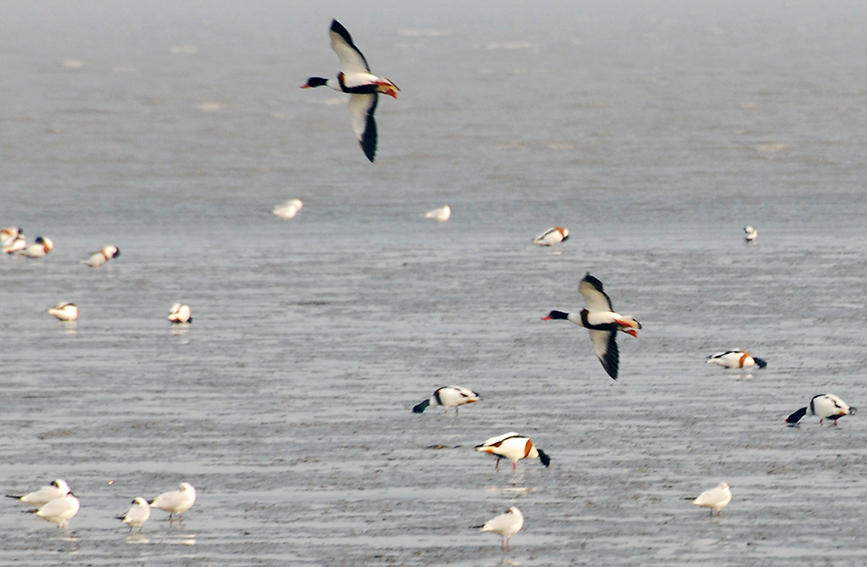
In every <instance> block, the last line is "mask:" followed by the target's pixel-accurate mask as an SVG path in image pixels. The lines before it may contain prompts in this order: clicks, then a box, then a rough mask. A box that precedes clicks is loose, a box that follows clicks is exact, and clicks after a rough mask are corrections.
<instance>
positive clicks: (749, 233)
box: [744, 226, 759, 244]
mask: <svg viewBox="0 0 867 567" xmlns="http://www.w3.org/2000/svg"><path fill="white" fill-rule="evenodd" d="M744 234H745V235H746V236H744V241H745V242H746V243H747V244H750V243H752V242H755V241H756V238H758V237H759V231H758V230H756V229H755V227H753V226H748V227H746V228H745V229H744Z"/></svg>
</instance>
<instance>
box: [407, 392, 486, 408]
mask: <svg viewBox="0 0 867 567" xmlns="http://www.w3.org/2000/svg"><path fill="white" fill-rule="evenodd" d="M480 399H481V397H479V395H478V394H477V393H475V392H473V391H472V390H470V389H469V388H464V387H463V386H443V387H442V388H437V389H436V390H435V391H434V393H433V395H432V396H431V397H430V399H427V400H425V401H423V402H421V403H420V404H417V405H415V406H414V407H413V408H412V411H413V412H414V413H424V410H426V409H427V408H428V407H429V406H430V407H436V406H443V407H445V408H446V413H449V408H455V414H457V413H458V406H462V405H465V404H472V403H475V402H477V401H479V400H480Z"/></svg>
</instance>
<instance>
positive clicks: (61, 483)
mask: <svg viewBox="0 0 867 567" xmlns="http://www.w3.org/2000/svg"><path fill="white" fill-rule="evenodd" d="M69 492H70V490H69V485H68V484H66V481H65V480H61V479H59V478H58V479H56V480H52V481H51V484H49V485H48V486H43V487H42V488H40V489H39V490H37V491H35V492H31V493H30V494H25V495H24V496H15V495H12V494H7V495H6V498H15V499H16V500H20V501H22V502H24V503H25V504H32V505H34V506H42V505H44V504H48V503H49V502H51V501H52V500H55V499H57V498H60V497H62V496H66V495H67V494H69Z"/></svg>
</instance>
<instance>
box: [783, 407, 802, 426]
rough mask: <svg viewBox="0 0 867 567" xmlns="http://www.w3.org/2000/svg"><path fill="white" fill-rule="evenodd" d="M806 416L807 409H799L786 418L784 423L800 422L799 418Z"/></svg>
mask: <svg viewBox="0 0 867 567" xmlns="http://www.w3.org/2000/svg"><path fill="white" fill-rule="evenodd" d="M805 415H807V408H801V409H799V410H798V411H796V412H794V413H793V414H792V415H790V416H789V417H787V418H786V423H791V424H795V423H798V422H799V421H801V418H802V417H804V416H805Z"/></svg>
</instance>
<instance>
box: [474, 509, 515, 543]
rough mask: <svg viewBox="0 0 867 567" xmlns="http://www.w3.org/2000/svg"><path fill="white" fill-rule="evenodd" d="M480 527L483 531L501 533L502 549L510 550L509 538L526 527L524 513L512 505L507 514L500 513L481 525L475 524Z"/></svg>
mask: <svg viewBox="0 0 867 567" xmlns="http://www.w3.org/2000/svg"><path fill="white" fill-rule="evenodd" d="M473 527H475V528H479V531H482V532H492V533H495V534H498V535H500V536H501V537H502V538H503V539H502V540H501V541H500V549H502V550H504V551H508V550H509V538H511V537H512V536H513V535H515V534H516V533H518V532H519V531H521V528H523V527H524V515H523V514H521V511H520V510H518V508H517V507H516V506H512V507H511V508H509V509H508V510H506V513H505V514H500V515H499V516H496V517H494V518H491V519H490V520H488V521H487V522H485V523H484V524H482V525H481V526H473Z"/></svg>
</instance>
